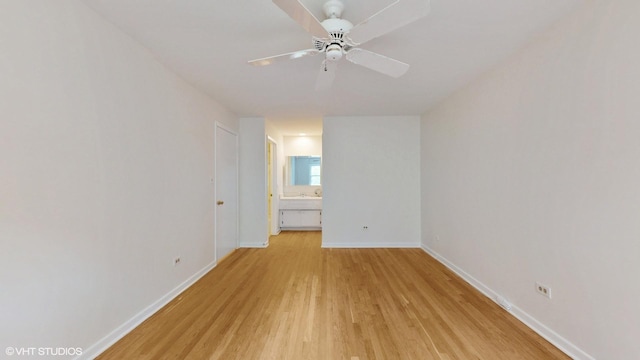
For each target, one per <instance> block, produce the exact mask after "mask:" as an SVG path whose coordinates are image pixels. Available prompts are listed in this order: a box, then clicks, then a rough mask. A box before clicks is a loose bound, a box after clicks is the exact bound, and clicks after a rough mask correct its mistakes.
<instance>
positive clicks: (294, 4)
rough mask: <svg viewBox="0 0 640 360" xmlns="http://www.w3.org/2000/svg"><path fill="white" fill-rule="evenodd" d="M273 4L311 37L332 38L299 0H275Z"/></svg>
mask: <svg viewBox="0 0 640 360" xmlns="http://www.w3.org/2000/svg"><path fill="white" fill-rule="evenodd" d="M273 2H274V3H275V4H276V5H278V7H279V8H280V9H282V11H284V12H286V13H287V15H289V17H291V18H292V19H293V20H295V21H296V22H297V23H298V24H300V26H302V27H303V28H304V29H305V30H307V32H309V33H311V35H313V36H315V37H317V38H325V39H326V38H329V37H330V36H329V33H328V32H327V30H325V28H324V27H323V26H322V24H320V22H319V21H318V19H316V17H315V16H313V14H312V13H311V12H310V11H309V9H307V8H306V7H305V6H304V5H303V4H302V3H301V2H300V1H299V0H273Z"/></svg>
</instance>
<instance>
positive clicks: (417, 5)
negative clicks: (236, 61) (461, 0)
mask: <svg viewBox="0 0 640 360" xmlns="http://www.w3.org/2000/svg"><path fill="white" fill-rule="evenodd" d="M273 2H274V3H275V4H276V5H277V6H278V7H279V8H280V9H282V10H283V11H284V12H286V13H287V14H288V15H289V16H290V17H291V18H292V19H293V20H295V21H296V22H297V23H298V24H300V25H301V26H302V27H303V28H304V29H305V30H306V31H307V32H309V33H310V34H311V35H312V36H313V37H312V43H313V48H312V49H307V50H300V51H294V52H291V53H287V54H282V55H276V56H270V57H266V58H261V59H256V60H251V61H249V64H251V65H255V66H265V65H270V64H272V63H274V62H276V61H281V60H291V59H298V58H301V57H305V56H313V55H318V54H324V56H325V58H324V60H323V61H322V67H321V69H320V73H319V74H318V79H317V81H316V89H318V90H322V89H326V88H329V87H330V86H331V84H332V83H333V79H334V78H335V74H336V67H337V62H338V61H339V60H340V59H342V57H343V56H344V57H345V58H346V59H347V60H348V61H350V62H352V63H354V64H357V65H361V66H364V67H366V68H369V69H371V70H375V71H377V72H379V73H382V74H385V75H388V76H392V77H395V78H397V77H400V76H402V75H403V74H404V73H405V72H407V70H409V65H408V64H405V63H403V62H401V61H398V60H395V59H392V58H389V57H386V56H384V55H380V54H377V53H374V52H372V51H369V50H365V49H362V48H360V47H359V46H360V45H362V44H364V43H366V42H367V41H369V40H371V39H374V38H377V37H379V36H382V35H384V34H387V33H389V32H391V31H393V30H396V29H398V28H400V27H402V26H405V25H407V24H409V23H411V22H413V21H416V20H417V19H419V18H421V17H424V16H426V15H427V14H428V12H429V0H395V1H393V2H392V3H391V4H389V5H388V6H387V7H385V8H383V9H382V10H380V11H378V12H377V13H375V14H373V15H372V16H371V17H369V18H368V19H366V20H364V21H362V22H361V23H359V24H357V25H355V26H354V25H353V24H352V23H350V22H349V21H347V20H345V19H342V18H341V16H342V11H343V10H344V3H343V2H342V1H341V0H328V1H327V2H326V3H325V4H324V7H323V10H324V13H325V15H326V17H327V18H326V19H325V20H323V21H322V22H320V21H318V19H316V17H315V16H314V15H313V14H312V13H311V12H310V11H309V10H308V9H307V8H306V7H305V6H304V5H303V4H302V3H301V2H300V0H273Z"/></svg>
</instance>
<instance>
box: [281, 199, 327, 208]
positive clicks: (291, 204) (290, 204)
mask: <svg viewBox="0 0 640 360" xmlns="http://www.w3.org/2000/svg"><path fill="white" fill-rule="evenodd" d="M280 209H295V210H317V209H322V198H321V197H314V196H282V197H280Z"/></svg>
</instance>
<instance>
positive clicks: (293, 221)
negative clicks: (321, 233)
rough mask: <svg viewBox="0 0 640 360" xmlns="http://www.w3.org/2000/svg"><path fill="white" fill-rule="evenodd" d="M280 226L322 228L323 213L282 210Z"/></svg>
mask: <svg viewBox="0 0 640 360" xmlns="http://www.w3.org/2000/svg"><path fill="white" fill-rule="evenodd" d="M280 225H281V226H282V227H292V228H304V227H321V226H322V220H321V212H320V210H282V211H280Z"/></svg>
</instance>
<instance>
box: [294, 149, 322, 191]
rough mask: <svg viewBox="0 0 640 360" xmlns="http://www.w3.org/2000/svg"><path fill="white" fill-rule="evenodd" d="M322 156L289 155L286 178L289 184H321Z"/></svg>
mask: <svg viewBox="0 0 640 360" xmlns="http://www.w3.org/2000/svg"><path fill="white" fill-rule="evenodd" d="M321 170H322V161H321V157H320V156H288V157H287V166H286V173H285V179H286V181H285V182H286V184H287V185H307V186H309V185H312V186H313V185H317V186H319V185H321V184H320V178H321V177H320V172H321Z"/></svg>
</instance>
